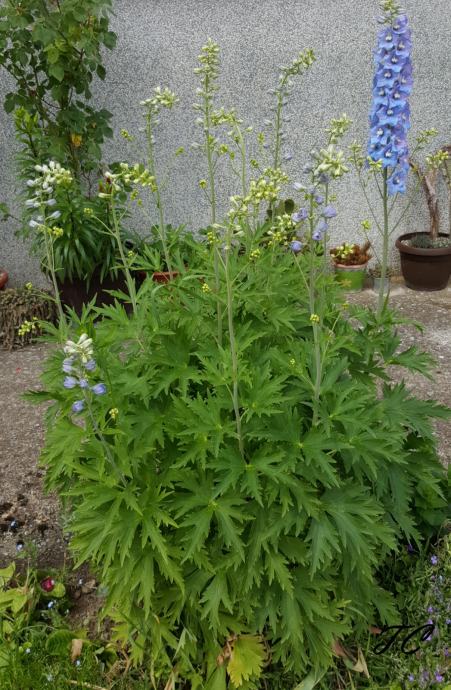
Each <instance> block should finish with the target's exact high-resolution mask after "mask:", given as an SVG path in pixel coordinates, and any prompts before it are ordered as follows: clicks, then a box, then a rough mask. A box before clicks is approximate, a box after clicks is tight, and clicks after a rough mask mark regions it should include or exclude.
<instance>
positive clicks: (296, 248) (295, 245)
mask: <svg viewBox="0 0 451 690" xmlns="http://www.w3.org/2000/svg"><path fill="white" fill-rule="evenodd" d="M302 246H303V245H302V242H299V240H293V242H291V243H290V249H291V251H292V252H294V253H295V254H298V253H299V252H300V251H301V250H302Z"/></svg>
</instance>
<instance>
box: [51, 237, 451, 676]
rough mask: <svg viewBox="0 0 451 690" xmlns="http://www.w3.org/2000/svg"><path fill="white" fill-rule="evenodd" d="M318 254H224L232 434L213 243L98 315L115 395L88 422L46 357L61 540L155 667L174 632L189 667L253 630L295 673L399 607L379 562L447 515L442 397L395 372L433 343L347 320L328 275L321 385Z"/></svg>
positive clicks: (101, 361) (390, 327)
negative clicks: (186, 265)
mask: <svg viewBox="0 0 451 690" xmlns="http://www.w3.org/2000/svg"><path fill="white" fill-rule="evenodd" d="M256 240H258V237H256ZM309 261H310V258H309V257H308V256H306V257H301V258H300V259H296V258H294V257H293V256H292V255H289V254H286V253H283V252H277V253H275V252H265V253H262V254H261V256H260V257H259V258H258V259H256V260H255V259H253V260H250V259H249V252H246V253H245V254H241V255H240V254H239V253H238V252H237V251H235V252H233V253H232V254H231V256H230V276H231V281H232V282H233V283H234V294H233V317H232V318H233V322H234V328H235V337H236V358H237V367H238V380H239V415H240V420H241V426H240V430H238V429H237V425H236V418H235V411H234V406H233V395H232V393H233V388H234V364H233V357H232V355H231V351H230V348H229V345H230V343H229V338H230V333H229V331H228V329H227V328H225V329H224V342H223V345H222V346H219V345H218V342H217V333H216V319H215V313H214V302H215V296H214V294H213V291H211V290H208V289H205V286H209V285H211V284H212V281H213V280H214V279H213V275H212V269H211V263H210V251H209V250H207V249H199V265H198V267H197V272H194V273H187V274H186V275H185V276H184V277H183V278H181V279H180V278H179V279H178V280H176V281H174V282H173V283H171V284H170V286H162V287H160V288H158V287H153V284H152V283H147V284H145V286H144V287H143V288H142V295H141V301H140V309H141V311H140V312H139V313H138V315H137V316H136V317H132V318H130V319H129V318H128V317H127V316H126V314H125V312H124V311H123V309H122V307H121V306H117V307H115V308H109V309H105V310H104V311H103V315H104V319H103V321H102V322H101V323H99V325H98V327H97V328H96V329H95V331H94V330H93V329H92V328H91V329H90V333H91V335H92V336H93V337H94V338H95V346H94V349H95V357H96V360H97V365H98V368H97V371H96V372H94V374H92V375H90V376H92V385H94V384H95V382H97V383H98V376H100V377H101V379H102V380H104V381H106V382H107V384H108V392H107V393H106V394H105V395H103V396H95V395H92V400H91V401H90V403H89V405H88V408H87V409H88V412H87V413H86V414H85V413H84V424H83V426H82V427H81V426H80V425H79V424H74V421H72V418H71V417H72V413H71V406H72V404H73V403H74V402H75V398H76V396H77V394H76V393H75V392H74V390H71V391H70V392H66V393H64V394H63V390H64V389H63V387H62V380H61V376H60V375H59V373H58V372H59V371H60V367H61V362H62V355H61V354H59V353H58V354H55V355H53V356H52V359H51V362H50V364H49V371H48V373H47V375H46V378H45V381H46V384H47V386H46V387H47V389H48V391H49V392H48V397H50V398H53V399H55V400H56V401H57V402H56V403H55V404H54V407H53V411H52V414H51V417H50V420H51V421H50V427H49V431H48V436H47V444H46V448H45V449H44V452H43V462H44V464H45V465H46V466H47V467H48V482H49V486H50V487H51V488H57V489H58V490H59V491H60V492H61V493H62V495H64V496H65V497H66V499H67V500H68V501H69V505H70V516H71V517H70V530H71V531H72V532H73V534H74V537H73V540H72V546H73V548H74V549H75V551H76V553H77V554H78V558H79V560H80V561H86V560H89V561H91V562H92V563H93V564H94V566H95V567H96V568H97V569H98V571H99V573H100V576H101V579H102V581H103V582H104V584H105V585H106V586H107V587H108V589H109V604H110V606H111V607H112V608H113V609H114V610H115V616H117V617H119V618H122V619H123V623H122V626H123V627H122V632H123V633H124V634H126V636H128V637H129V638H130V639H132V638H136V643H137V645H138V647H137V649H138V652H139V644H144V642H145V643H146V644H147V643H148V644H149V645H150V647H151V649H152V652H153V658H154V659H155V660H158V663H159V664H160V667H161V669H162V672H163V671H164V672H168V671H169V669H170V668H171V667H172V655H175V654H176V649H177V648H178V645H179V644H180V645H182V642H181V640H183V641H184V643H185V646H184V647H183V646H182V647H181V649H182V650H183V655H184V656H186V657H188V658H189V659H190V661H191V662H192V663H193V664H195V663H200V662H201V661H202V656H203V654H204V653H206V652H208V653H210V654H211V655H214V657H215V658H216V656H217V655H218V654H219V652H220V650H221V649H222V647H223V646H224V645H226V643H227V640H230V638H231V637H233V635H236V634H237V635H242V634H247V633H251V634H262V635H264V636H265V638H266V639H267V640H268V642H269V644H270V645H271V649H272V658H273V660H278V659H280V660H281V661H282V662H283V664H284V665H285V666H286V667H287V668H293V669H294V670H295V671H296V673H297V674H300V675H302V674H303V673H304V672H305V671H306V669H308V668H310V667H311V666H313V667H315V668H317V667H324V666H327V664H328V663H329V662H330V660H331V654H332V652H331V644H332V642H333V640H334V639H336V638H340V637H342V636H343V635H345V634H346V633H349V631H350V630H351V628H354V629H364V628H366V626H367V625H368V624H369V623H375V622H382V623H385V622H394V621H395V620H396V612H395V609H394V606H393V600H392V597H391V595H390V593H389V592H388V591H386V590H384V589H382V588H381V587H379V586H378V585H377V583H376V581H375V577H374V573H375V570H376V569H377V567H378V565H379V564H380V563H381V562H382V561H383V560H384V559H385V558H386V557H388V556H389V554H390V553H391V552H392V551H393V550H397V549H398V548H399V546H400V544H401V543H402V542H404V541H405V540H406V539H408V540H418V541H419V540H420V539H421V533H422V531H423V530H424V529H425V528H429V527H430V526H431V524H432V525H437V524H439V523H440V521H441V520H442V519H443V508H444V506H445V502H444V500H443V498H442V495H441V491H442V489H441V481H442V478H443V474H444V473H443V470H442V468H441V465H440V462H439V460H438V458H437V455H436V451H435V441H434V437H433V433H432V426H431V419H433V418H434V417H441V416H447V412H446V411H445V410H444V409H443V408H441V407H440V406H438V405H436V404H434V403H433V402H428V401H420V400H418V399H416V398H415V396H413V395H411V394H410V393H409V392H408V391H407V389H406V388H405V386H404V385H403V384H395V383H392V382H391V381H390V378H389V374H388V366H389V365H392V364H401V365H404V366H407V367H409V368H416V367H418V368H423V367H424V358H422V357H421V356H419V355H418V354H417V353H416V352H415V351H414V350H413V349H410V350H408V351H406V352H401V353H399V352H398V347H399V338H398V337H397V336H396V334H395V332H394V327H395V320H394V317H393V316H392V315H391V314H390V313H386V314H385V317H384V321H383V322H380V321H377V320H376V319H375V317H374V316H373V315H372V314H371V313H370V312H367V311H366V310H363V309H358V310H351V317H352V319H351V318H349V317H347V316H346V312H345V311H344V310H343V308H342V307H341V306H340V302H341V296H340V295H337V291H336V287H335V285H334V283H333V280H331V279H329V278H328V277H322V279H321V283H320V287H321V288H323V290H324V292H323V294H324V300H323V302H322V324H321V328H320V329H319V331H320V356H321V376H320V383H319V387H318V390H317V392H318V395H316V393H315V390H316V386H317V379H316V364H315V343H314V338H313V330H314V328H316V327H317V326H316V324H314V323H313V324H312V321H311V313H310V309H309V307H308V306H307V302H308V296H307V294H306V290H305V287H304V281H306V280H307V281H308V273H309V267H308V265H306V264H308V262H309ZM299 269H300V270H299ZM201 276H202V279H203V280H204V281H205V282H204V283H203V284H202V283H201V280H200V278H201ZM226 292H227V288H226V286H225V285H223V286H222V288H221V292H220V295H219V297H220V300H221V301H223V302H226V301H227V295H226ZM118 333H120V337H118V335H117V334H118ZM97 372H98V373H97ZM381 380H382V381H383V385H382V389H380V386H379V382H380V381H381ZM124 626H125V629H126V630H127V632H126V633H125V629H124ZM178 653H179V654H180V653H181V652H180V649H179V651H178ZM166 654H167V657H166ZM138 656H139V654H138ZM165 659H166V668H164V667H165V664H164V663H163V662H164V660H165ZM218 673H219V672H218ZM187 677H189V674H188V675H187ZM218 687H222V686H221V685H218Z"/></svg>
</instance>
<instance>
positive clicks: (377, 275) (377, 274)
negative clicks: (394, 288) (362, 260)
mask: <svg viewBox="0 0 451 690" xmlns="http://www.w3.org/2000/svg"><path fill="white" fill-rule="evenodd" d="M393 273H394V272H393V269H392V268H391V266H387V267H386V269H385V276H384V279H383V292H384V293H385V294H388V293H389V292H390V278H391V277H392V276H393ZM369 275H370V276H371V277H372V279H373V290H374V291H375V292H377V293H379V291H381V290H382V277H381V276H382V265H381V264H380V262H377V263H376V265H375V266H373V268H371V269H370V270H369Z"/></svg>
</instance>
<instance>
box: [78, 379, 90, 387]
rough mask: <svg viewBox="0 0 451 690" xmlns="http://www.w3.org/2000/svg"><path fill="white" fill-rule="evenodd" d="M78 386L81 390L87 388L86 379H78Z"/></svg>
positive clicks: (87, 382)
mask: <svg viewBox="0 0 451 690" xmlns="http://www.w3.org/2000/svg"><path fill="white" fill-rule="evenodd" d="M78 385H79V386H80V388H83V389H84V388H89V381H88V379H80V381H79V382H78Z"/></svg>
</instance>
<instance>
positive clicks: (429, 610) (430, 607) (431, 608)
mask: <svg viewBox="0 0 451 690" xmlns="http://www.w3.org/2000/svg"><path fill="white" fill-rule="evenodd" d="M427 610H428V613H434V611H435V609H434V607H433V606H428V609H427Z"/></svg>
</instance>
